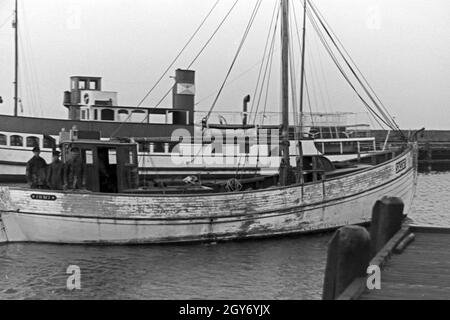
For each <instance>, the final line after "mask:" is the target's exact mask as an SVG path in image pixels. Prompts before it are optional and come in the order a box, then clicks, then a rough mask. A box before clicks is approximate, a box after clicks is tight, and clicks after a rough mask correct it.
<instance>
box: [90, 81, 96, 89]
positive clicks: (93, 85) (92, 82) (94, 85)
mask: <svg viewBox="0 0 450 320" xmlns="http://www.w3.org/2000/svg"><path fill="white" fill-rule="evenodd" d="M89 90H97V81H95V80H91V81H89Z"/></svg>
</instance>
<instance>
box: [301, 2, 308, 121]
mask: <svg viewBox="0 0 450 320" xmlns="http://www.w3.org/2000/svg"><path fill="white" fill-rule="evenodd" d="M306 5H307V0H304V4H303V8H304V12H303V39H302V75H301V77H302V78H301V85H300V124H301V125H300V129H302V128H301V126H302V124H303V123H302V115H303V100H304V99H303V95H304V92H305V50H306Z"/></svg>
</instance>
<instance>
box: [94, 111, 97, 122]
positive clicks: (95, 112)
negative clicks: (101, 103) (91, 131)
mask: <svg viewBox="0 0 450 320" xmlns="http://www.w3.org/2000/svg"><path fill="white" fill-rule="evenodd" d="M94 120H98V110H97V109H94Z"/></svg>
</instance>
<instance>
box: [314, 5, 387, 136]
mask: <svg viewBox="0 0 450 320" xmlns="http://www.w3.org/2000/svg"><path fill="white" fill-rule="evenodd" d="M308 17H309V19H310V21H311V24H312V25H313V28H314V30H315V31H316V33H317V35H318V36H319V39H320V41H321V42H322V44H323V45H324V47H325V49H326V51H327V52H328V54H329V55H330V57H331V59H332V60H333V62H334V63H335V65H336V67H337V68H338V70H339V72H340V73H341V74H342V76H343V77H344V79H345V80H346V81H347V83H348V85H349V86H350V87H351V88H352V89H353V91H354V92H355V94H356V95H357V96H358V98H359V99H360V100H361V102H362V103H363V104H364V106H365V107H366V108H367V109H368V110H369V112H370V113H371V114H372V115H373V116H374V117H376V118H378V119H379V120H380V121H381V122H383V123H384V124H385V125H386V126H388V127H391V124H390V123H389V121H387V120H386V119H385V118H384V117H382V116H380V115H379V114H378V113H377V112H376V111H375V110H373V108H372V107H371V106H370V105H369V103H368V102H367V101H366V100H365V99H364V98H363V96H362V95H361V94H360V93H359V91H358V90H357V89H356V87H355V86H354V85H353V83H352V82H351V80H350V78H349V77H348V75H347V73H346V72H345V70H344V69H343V67H342V65H341V64H340V63H339V61H338V59H337V58H336V56H335V54H334V53H333V50H332V49H331V47H330V46H329V44H328V43H327V41H326V39H325V37H324V35H323V34H322V32H321V30H320V28H319V26H318V25H317V23H316V21H315V19H314V16H313V15H312V14H311V12H310V10H308ZM392 129H393V128H392ZM393 130H395V129H393Z"/></svg>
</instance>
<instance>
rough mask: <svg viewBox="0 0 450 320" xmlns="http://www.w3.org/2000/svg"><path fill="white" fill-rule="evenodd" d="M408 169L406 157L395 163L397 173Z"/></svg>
mask: <svg viewBox="0 0 450 320" xmlns="http://www.w3.org/2000/svg"><path fill="white" fill-rule="evenodd" d="M405 169H406V159H403V160H402V161H399V162H397V163H396V164H395V173H399V172H402V171H403V170H405Z"/></svg>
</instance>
